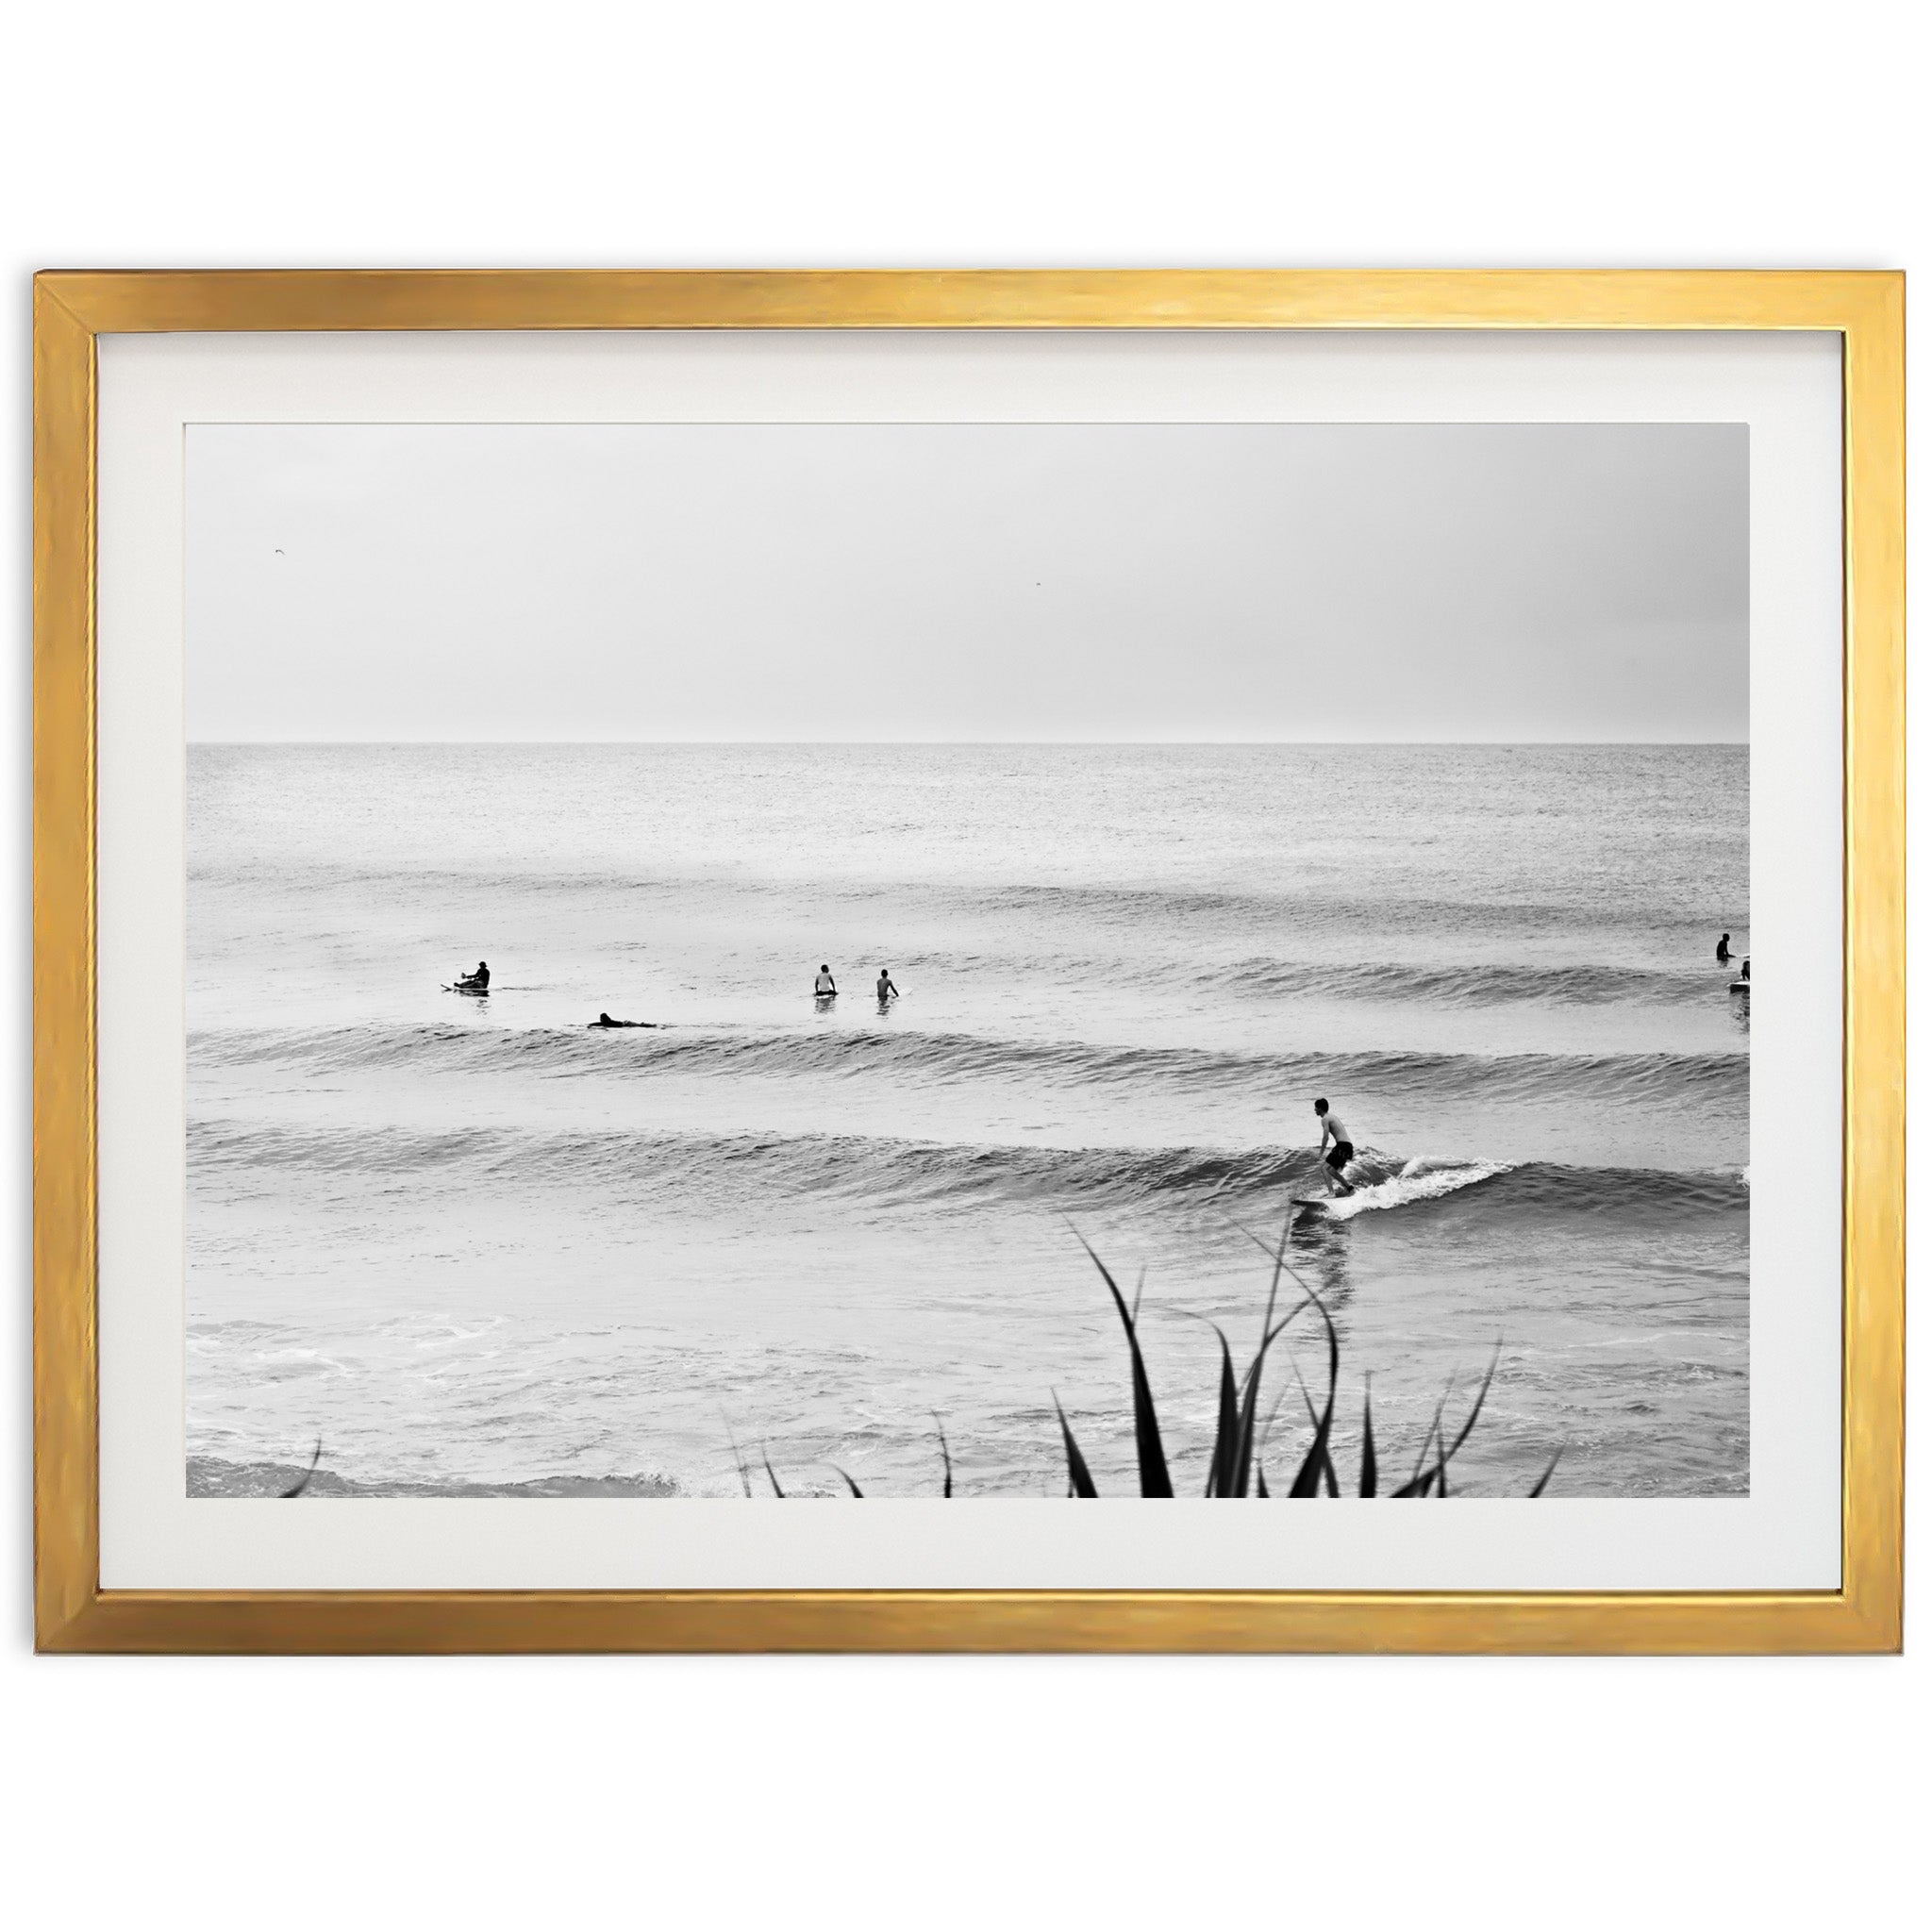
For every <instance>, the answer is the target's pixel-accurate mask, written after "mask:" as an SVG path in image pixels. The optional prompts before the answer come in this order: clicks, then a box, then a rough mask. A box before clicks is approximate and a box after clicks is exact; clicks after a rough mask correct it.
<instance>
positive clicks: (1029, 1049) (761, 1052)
mask: <svg viewBox="0 0 1932 1932" xmlns="http://www.w3.org/2000/svg"><path fill="white" fill-rule="evenodd" d="M251 1065H273V1066H277V1067H284V1068H291V1069H301V1070H307V1071H310V1072H314V1073H342V1072H349V1071H353V1070H357V1069H366V1068H390V1069H408V1070H412V1071H418V1072H422V1073H425V1074H428V1073H437V1072H446V1073H451V1074H456V1073H463V1072H496V1073H507V1072H517V1071H524V1072H529V1073H534V1074H542V1075H550V1076H556V1077H559V1078H569V1077H592V1076H594V1077H596V1078H599V1079H616V1080H621V1079H626V1078H639V1077H651V1078H656V1077H660V1076H661V1075H663V1074H668V1073H670V1074H675V1073H691V1074H725V1073H730V1074H776V1075H796V1076H820V1075H823V1076H829V1077H832V1078H858V1077H861V1076H864V1075H867V1074H885V1075H889V1076H894V1077H905V1076H912V1077H918V1078H923V1079H926V1080H931V1081H939V1082H951V1081H974V1080H989V1079H991V1080H1002V1079H1004V1080H1027V1081H1039V1082H1044V1083H1046V1084H1048V1085H1058V1086H1070V1087H1086V1088H1103V1089H1104V1088H1108V1087H1122V1086H1135V1085H1147V1084H1152V1085H1157V1086H1167V1087H1170V1088H1176V1089H1180V1090H1183V1091H1210V1092H1221V1091H1230V1090H1234V1089H1240V1088H1243V1087H1261V1088H1264V1089H1266V1090H1267V1091H1279V1090H1280V1089H1282V1088H1288V1089H1290V1090H1299V1089H1302V1088H1306V1089H1307V1090H1308V1091H1310V1092H1316V1091H1322V1090H1323V1089H1324V1088H1330V1087H1332V1088H1337V1089H1344V1090H1346V1091H1350V1092H1352V1093H1358V1094H1361V1095H1364V1096H1367V1097H1370V1098H1374V1097H1376V1096H1379V1095H1395V1094H1399V1095H1402V1096H1405V1097H1407V1096H1413V1095H1415V1094H1417V1093H1419V1092H1420V1093H1436V1094H1448V1095H1454V1096H1456V1097H1457V1098H1463V1099H1468V1098H1472V1097H1474V1098H1479V1099H1491V1100H1502V1099H1528V1098H1537V1097H1558V1098H1581V1099H1590V1100H1595V1101H1609V1100H1674V1099H1683V1098H1686V1097H1704V1098H1708V1099H1712V1100H1734V1101H1740V1102H1741V1101H1742V1100H1743V1099H1744V1098H1745V1097H1746V1096H1748V1094H1749V1092H1750V1080H1751V1061H1750V1056H1749V1055H1748V1054H1747V1053H1740V1052H1728V1053H1640V1054H1468V1053H1411V1052H1397V1053H1340V1054H1237V1053H1228V1052H1223V1051H1210V1050H1206V1049H1198V1048H1191V1047H1168V1046H1159V1047H1156V1046H1106V1045H1096V1044H1092V1043H1091V1042H1087V1041H1034V1040H1013V1039H992V1038H988V1037H986V1036H983V1035H978V1034H971V1033H924V1032H915V1031H911V1030H906V1029H901V1028H898V1027H889V1028H879V1029H877V1030H871V1031H868V1030H865V1029H862V1028H858V1027H851V1028H839V1029H836V1030H835V1029H831V1028H821V1029H816V1030H812V1031H799V1032H791V1031H776V1032H773V1031H760V1030H754V1029H751V1028H746V1029H744V1030H741V1031H731V1030H716V1029H709V1028H701V1027H689V1028H686V1027H665V1028H662V1029H658V1030H652V1031H643V1030H641V1031H637V1032H624V1033H620V1034H615V1035H613V1034H609V1033H606V1032H604V1031H603V1030H602V1029H600V1028H593V1027H577V1028H569V1029H564V1028H527V1029H520V1030H513V1029H510V1028H493V1027H492V1028H489V1029H484V1028H479V1027H475V1026H448V1025H441V1024H425V1025H416V1026H334V1027H313V1028H301V1029H287V1030H285V1029H281V1028H272V1027H271V1028H231V1029H210V1030H206V1031H199V1032H195V1033H192V1034H191V1035H190V1036H189V1066H190V1069H191V1072H192V1070H193V1069H195V1068H196V1067H200V1066H226V1067H242V1066H251Z"/></svg>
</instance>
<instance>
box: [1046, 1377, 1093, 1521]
mask: <svg viewBox="0 0 1932 1932" xmlns="http://www.w3.org/2000/svg"><path fill="white" fill-rule="evenodd" d="M1053 1412H1054V1414H1056V1415H1057V1416H1058V1417H1059V1419H1060V1440H1061V1441H1063V1442H1064V1443H1065V1444H1066V1445H1067V1491H1068V1493H1069V1494H1070V1495H1074V1496H1093V1497H1096V1498H1097V1497H1098V1496H1099V1494H1100V1491H1098V1490H1096V1489H1095V1488H1094V1487H1093V1478H1092V1476H1091V1475H1090V1474H1088V1471H1087V1458H1086V1457H1084V1456H1082V1455H1081V1454H1080V1445H1079V1443H1077V1442H1076V1441H1074V1432H1073V1430H1072V1429H1071V1428H1069V1427H1068V1426H1067V1412H1066V1410H1065V1409H1063V1408H1062V1407H1060V1399H1059V1397H1058V1395H1056V1396H1055V1397H1054V1399H1053Z"/></svg>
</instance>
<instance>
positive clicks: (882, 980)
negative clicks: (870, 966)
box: [878, 966, 899, 1008]
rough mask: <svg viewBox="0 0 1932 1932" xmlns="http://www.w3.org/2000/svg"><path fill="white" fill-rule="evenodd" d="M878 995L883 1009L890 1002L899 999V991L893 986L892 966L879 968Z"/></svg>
mask: <svg viewBox="0 0 1932 1932" xmlns="http://www.w3.org/2000/svg"><path fill="white" fill-rule="evenodd" d="M878 995H879V1005H880V1007H881V1008H883V1007H884V1006H885V1004H886V1002H887V1001H888V1000H895V999H897V998H898V997H899V989H898V988H897V987H896V986H894V985H893V984H892V969H891V967H890V966H881V967H880V968H879V983H878Z"/></svg>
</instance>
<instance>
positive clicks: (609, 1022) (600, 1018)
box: [584, 1013, 658, 1026]
mask: <svg viewBox="0 0 1932 1932" xmlns="http://www.w3.org/2000/svg"><path fill="white" fill-rule="evenodd" d="M584 1024H585V1025H586V1026H656V1025H657V1024H658V1023H657V1021H655V1020H613V1019H612V1018H611V1017H610V1015H609V1014H608V1013H599V1014H598V1015H597V1017H596V1018H595V1019H594V1020H586V1021H585V1022H584Z"/></svg>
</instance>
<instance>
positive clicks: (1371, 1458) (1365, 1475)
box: [1356, 1376, 1375, 1496]
mask: <svg viewBox="0 0 1932 1932" xmlns="http://www.w3.org/2000/svg"><path fill="white" fill-rule="evenodd" d="M1356 1493H1357V1495H1362V1496H1373V1495H1374V1493H1375V1418H1374V1415H1373V1414H1372V1413H1371V1391H1370V1384H1369V1379H1368V1377H1367V1376H1364V1377H1363V1378H1362V1481H1361V1488H1360V1489H1359V1490H1357V1492H1356Z"/></svg>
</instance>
